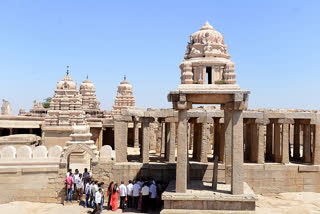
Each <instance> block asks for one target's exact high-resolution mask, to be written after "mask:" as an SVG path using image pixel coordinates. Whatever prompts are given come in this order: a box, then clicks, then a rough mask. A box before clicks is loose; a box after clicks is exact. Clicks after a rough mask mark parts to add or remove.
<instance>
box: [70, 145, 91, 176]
mask: <svg viewBox="0 0 320 214" xmlns="http://www.w3.org/2000/svg"><path fill="white" fill-rule="evenodd" d="M85 168H87V169H88V171H91V168H92V158H91V156H90V154H88V152H86V151H84V150H82V151H81V150H78V151H74V152H72V153H71V154H70V155H69V156H68V158H67V169H72V172H74V171H75V170H76V169H78V170H79V172H80V173H83V172H84V169H85Z"/></svg>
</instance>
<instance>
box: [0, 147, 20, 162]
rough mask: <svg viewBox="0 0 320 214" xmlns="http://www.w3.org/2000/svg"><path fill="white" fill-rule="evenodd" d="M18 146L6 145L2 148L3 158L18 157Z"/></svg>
mask: <svg viewBox="0 0 320 214" xmlns="http://www.w3.org/2000/svg"><path fill="white" fill-rule="evenodd" d="M16 152H17V151H16V148H15V147H13V146H5V147H3V148H2V150H1V159H2V160H11V159H15V158H16Z"/></svg>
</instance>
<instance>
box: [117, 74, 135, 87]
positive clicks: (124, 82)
mask: <svg viewBox="0 0 320 214" xmlns="http://www.w3.org/2000/svg"><path fill="white" fill-rule="evenodd" d="M118 89H121V90H132V85H130V83H129V82H128V81H127V78H126V76H124V78H123V81H122V82H120V85H119V86H118Z"/></svg>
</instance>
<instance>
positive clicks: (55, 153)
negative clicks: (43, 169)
mask: <svg viewBox="0 0 320 214" xmlns="http://www.w3.org/2000/svg"><path fill="white" fill-rule="evenodd" d="M61 153H62V148H61V146H58V145H55V146H52V147H51V148H50V149H49V150H48V158H59V159H60V157H61Z"/></svg>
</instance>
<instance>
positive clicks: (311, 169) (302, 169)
mask: <svg viewBox="0 0 320 214" xmlns="http://www.w3.org/2000/svg"><path fill="white" fill-rule="evenodd" d="M319 171H320V166H318V165H317V166H315V165H299V172H319Z"/></svg>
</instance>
